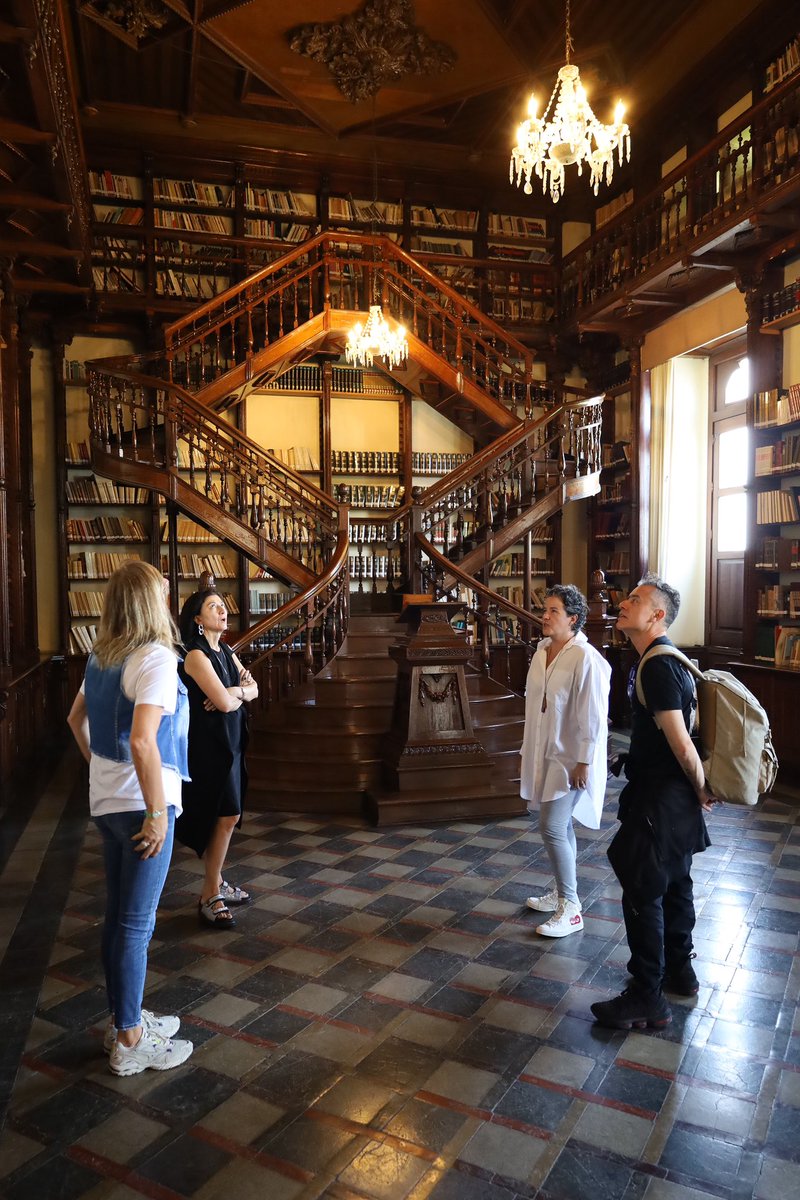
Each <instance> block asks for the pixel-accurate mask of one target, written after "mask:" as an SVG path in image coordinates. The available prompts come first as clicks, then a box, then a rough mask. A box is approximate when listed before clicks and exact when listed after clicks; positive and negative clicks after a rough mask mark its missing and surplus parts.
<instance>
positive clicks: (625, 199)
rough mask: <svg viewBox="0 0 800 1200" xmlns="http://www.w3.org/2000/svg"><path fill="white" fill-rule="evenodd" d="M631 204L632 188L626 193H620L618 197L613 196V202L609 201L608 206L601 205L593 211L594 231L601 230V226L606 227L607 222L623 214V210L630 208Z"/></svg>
mask: <svg viewBox="0 0 800 1200" xmlns="http://www.w3.org/2000/svg"><path fill="white" fill-rule="evenodd" d="M632 204H633V188H630V189H629V190H628V191H627V192H622V193H620V195H619V196H615V197H614V199H613V200H609V202H608V204H601V205H600V207H599V208H598V209H596V210H595V214H594V227H595V229H601V228H602V227H603V225H607V224H608V222H609V221H611V220H613V218H614V217H616V216H617V215H618V213H621V212H624V210H625V209H626V208H630V206H631V205H632Z"/></svg>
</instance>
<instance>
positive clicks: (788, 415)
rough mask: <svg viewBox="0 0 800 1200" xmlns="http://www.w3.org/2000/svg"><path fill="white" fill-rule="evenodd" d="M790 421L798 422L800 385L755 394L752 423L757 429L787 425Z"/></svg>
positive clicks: (768, 389) (799, 417) (799, 416)
mask: <svg viewBox="0 0 800 1200" xmlns="http://www.w3.org/2000/svg"><path fill="white" fill-rule="evenodd" d="M791 421H800V383H793V384H791V385H790V386H789V387H788V388H767V389H766V391H763V392H756V394H755V415H754V423H755V424H756V425H757V426H758V427H759V428H764V427H765V426H770V425H788V424H789V423H790V422H791Z"/></svg>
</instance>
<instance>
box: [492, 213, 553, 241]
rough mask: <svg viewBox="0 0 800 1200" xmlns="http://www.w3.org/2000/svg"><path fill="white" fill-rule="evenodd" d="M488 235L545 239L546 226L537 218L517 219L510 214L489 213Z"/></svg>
mask: <svg viewBox="0 0 800 1200" xmlns="http://www.w3.org/2000/svg"><path fill="white" fill-rule="evenodd" d="M489 233H490V234H495V235H497V234H502V235H503V236H508V237H546V235H547V226H546V224H545V222H544V221H540V220H539V218H538V217H517V216H514V215H513V214H512V213H489Z"/></svg>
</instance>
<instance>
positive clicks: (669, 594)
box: [638, 571, 681, 629]
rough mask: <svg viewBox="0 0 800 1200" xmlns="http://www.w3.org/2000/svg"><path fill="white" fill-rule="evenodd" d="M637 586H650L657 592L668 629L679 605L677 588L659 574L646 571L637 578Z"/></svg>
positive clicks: (679, 596)
mask: <svg viewBox="0 0 800 1200" xmlns="http://www.w3.org/2000/svg"><path fill="white" fill-rule="evenodd" d="M638 586H639V587H651V588H652V589H653V591H654V592H658V598H659V600H660V601H661V607H662V608H663V609H664V624H665V625H666V626H667V628H668V629H669V627H670V625H671V624H672V622H673V621H674V620H675V618H676V617H677V615H678V610H679V609H680V606H681V594H680V592H679V591H678V589H677V588H674V587H670V585H669V584H668V583H667V581H666V580H665V579H662V578H661V576H660V575H656V574H654V573H653V572H652V571H648V572H647V574H646V575H644V576H643V577H642V578H641V579H640V580H639V585H638Z"/></svg>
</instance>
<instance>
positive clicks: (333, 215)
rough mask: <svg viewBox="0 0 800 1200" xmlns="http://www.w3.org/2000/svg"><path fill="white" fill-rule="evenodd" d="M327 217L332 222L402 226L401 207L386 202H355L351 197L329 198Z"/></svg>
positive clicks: (400, 205)
mask: <svg viewBox="0 0 800 1200" xmlns="http://www.w3.org/2000/svg"><path fill="white" fill-rule="evenodd" d="M328 216H329V217H330V219H331V220H332V221H376V222H383V223H385V224H387V225H402V223H403V206H402V204H392V203H391V202H389V201H386V200H377V201H374V200H356V199H354V198H353V197H352V196H330V197H329V198H328Z"/></svg>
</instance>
